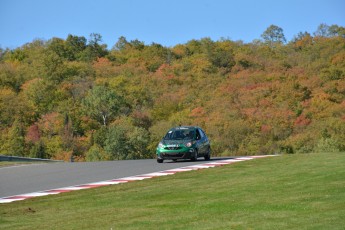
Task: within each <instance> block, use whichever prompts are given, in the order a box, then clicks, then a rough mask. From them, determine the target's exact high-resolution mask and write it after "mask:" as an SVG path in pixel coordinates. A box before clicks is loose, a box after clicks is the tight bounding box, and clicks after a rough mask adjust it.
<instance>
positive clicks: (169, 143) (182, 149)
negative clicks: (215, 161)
mask: <svg viewBox="0 0 345 230" xmlns="http://www.w3.org/2000/svg"><path fill="white" fill-rule="evenodd" d="M156 154H157V162H158V163H163V161H164V160H173V161H176V160H178V159H191V160H192V161H196V160H197V159H198V157H204V158H205V160H210V158H211V146H210V141H209V140H208V138H207V136H206V134H205V132H204V131H203V130H202V129H201V128H199V127H196V126H179V127H175V128H172V129H170V130H169V131H168V132H167V134H166V135H165V136H164V138H163V139H162V140H161V141H160V142H159V144H158V146H157V149H156Z"/></svg>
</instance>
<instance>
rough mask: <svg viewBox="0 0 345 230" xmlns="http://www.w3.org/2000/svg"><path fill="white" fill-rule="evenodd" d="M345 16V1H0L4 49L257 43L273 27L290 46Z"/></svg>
mask: <svg viewBox="0 0 345 230" xmlns="http://www.w3.org/2000/svg"><path fill="white" fill-rule="evenodd" d="M344 12H345V0H270V1H269V0H261V1H260V0H258V1H254V0H252V1H250V0H237V1H233V0H170V1H164V0H97V1H91V0H55V1H49V0H0V47H1V48H3V49H4V48H10V49H14V48H17V47H20V46H22V45H24V44H25V43H28V42H32V41H33V40H34V39H37V38H38V39H43V40H49V39H51V38H53V37H59V38H63V39H66V38H67V35H68V34H73V35H78V36H84V37H86V38H87V39H88V38H89V35H90V34H91V33H99V34H101V35H102V38H103V43H105V44H107V45H108V48H112V47H113V45H114V44H115V43H116V42H117V40H118V38H119V37H120V36H124V37H126V38H127V40H128V41H130V40H134V39H138V40H140V41H143V42H144V43H145V44H147V45H149V44H151V43H152V42H155V43H159V44H162V45H164V46H168V47H171V46H175V45H177V44H184V43H186V42H188V41H190V40H192V39H200V38H205V37H209V38H211V39H212V40H214V41H216V40H219V39H221V38H227V39H230V40H233V41H237V40H242V41H244V42H252V41H253V40H254V39H260V38H261V37H260V36H261V34H262V33H263V32H264V31H265V30H266V29H267V27H269V26H270V25H271V24H274V25H277V26H279V27H281V28H282V29H283V31H284V34H285V37H286V39H287V40H288V41H289V40H291V39H292V38H293V37H294V36H295V35H297V34H298V32H304V31H307V32H309V33H311V34H312V33H313V32H315V31H316V30H317V27H318V26H319V25H320V24H321V23H325V24H327V25H332V24H337V25H339V26H343V27H345V13H344Z"/></svg>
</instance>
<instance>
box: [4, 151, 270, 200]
mask: <svg viewBox="0 0 345 230" xmlns="http://www.w3.org/2000/svg"><path fill="white" fill-rule="evenodd" d="M272 156H275V155H261V156H248V157H238V158H233V159H228V160H219V161H215V162H208V163H204V164H199V165H191V166H187V167H181V168H176V169H168V170H164V171H160V172H154V173H148V174H142V175H136V176H130V177H123V178H118V179H111V180H106V181H99V182H93V183H89V184H81V185H75V186H69V187H64V188H57V189H51V190H46V191H42V192H33V193H27V194H22V195H16V196H9V197H3V198H0V204H1V203H10V202H13V201H19V200H26V199H29V198H34V197H40V196H47V195H54V194H60V193H65V192H72V191H78V190H82V189H89V188H98V187H103V186H108V185H115V184H122V183H128V182H132V181H140V180H145V179H150V178H154V177H160V176H168V175H174V174H176V173H179V172H187V171H193V170H200V169H207V168H214V167H219V166H223V165H229V164H233V163H236V162H241V161H247V160H252V159H256V158H264V157H272Z"/></svg>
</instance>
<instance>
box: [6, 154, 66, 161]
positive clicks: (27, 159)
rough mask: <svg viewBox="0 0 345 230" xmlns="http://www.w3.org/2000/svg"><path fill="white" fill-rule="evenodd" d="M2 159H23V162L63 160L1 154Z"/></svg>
mask: <svg viewBox="0 0 345 230" xmlns="http://www.w3.org/2000/svg"><path fill="white" fill-rule="evenodd" d="M0 161H22V162H33V161H41V162H42V161H43V162H63V161H60V160H50V159H42V158H29V157H16V156H6V155H0Z"/></svg>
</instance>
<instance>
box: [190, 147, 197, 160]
mask: <svg viewBox="0 0 345 230" xmlns="http://www.w3.org/2000/svg"><path fill="white" fill-rule="evenodd" d="M191 160H192V161H197V160H198V150H197V149H195V151H194V155H193V156H192V158H191Z"/></svg>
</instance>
